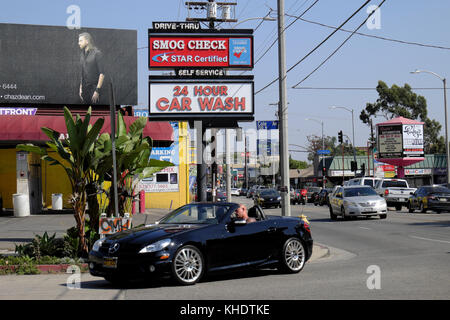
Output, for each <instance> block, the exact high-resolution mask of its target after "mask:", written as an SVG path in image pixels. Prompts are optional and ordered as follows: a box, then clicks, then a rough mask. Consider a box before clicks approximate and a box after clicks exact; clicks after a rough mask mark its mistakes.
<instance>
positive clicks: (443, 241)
mask: <svg viewBox="0 0 450 320" xmlns="http://www.w3.org/2000/svg"><path fill="white" fill-rule="evenodd" d="M409 237H410V238H414V239H419V240H427V241H434V242H442V243H450V241H445V240H436V239H429V238H421V237H415V236H409Z"/></svg>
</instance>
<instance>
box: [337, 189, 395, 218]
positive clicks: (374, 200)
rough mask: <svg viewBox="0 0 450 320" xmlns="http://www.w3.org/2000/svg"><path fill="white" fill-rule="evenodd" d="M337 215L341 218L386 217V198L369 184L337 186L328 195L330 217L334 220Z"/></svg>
mask: <svg viewBox="0 0 450 320" xmlns="http://www.w3.org/2000/svg"><path fill="white" fill-rule="evenodd" d="M337 216H341V217H342V218H343V219H347V218H350V217H357V216H380V219H386V216H387V204H386V200H384V198H381V197H380V196H379V195H378V194H377V193H376V192H375V190H374V189H373V188H372V187H369V186H345V187H339V188H338V190H336V192H335V193H334V194H333V195H332V196H331V197H330V218H331V219H332V220H336V219H337Z"/></svg>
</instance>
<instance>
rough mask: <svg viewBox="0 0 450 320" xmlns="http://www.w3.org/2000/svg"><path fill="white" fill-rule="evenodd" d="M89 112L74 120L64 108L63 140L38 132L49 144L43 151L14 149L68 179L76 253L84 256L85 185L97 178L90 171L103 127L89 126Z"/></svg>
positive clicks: (47, 130)
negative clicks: (58, 169) (31, 155)
mask: <svg viewBox="0 0 450 320" xmlns="http://www.w3.org/2000/svg"><path fill="white" fill-rule="evenodd" d="M90 119H91V108H90V107H89V109H88V111H87V113H86V116H85V118H84V120H83V119H81V117H80V115H77V116H76V120H74V117H73V116H72V113H71V112H70V111H69V109H68V108H67V107H64V120H65V122H66V127H67V136H68V137H67V138H66V139H65V140H64V141H61V140H59V137H60V133H59V132H57V131H55V130H53V129H50V128H46V127H44V128H41V130H42V131H43V132H44V133H45V134H46V135H47V137H48V138H49V139H50V141H48V142H46V145H47V148H45V147H39V146H34V145H29V144H26V145H24V144H21V145H18V146H17V149H19V150H22V151H28V152H34V153H37V154H39V155H41V159H43V160H46V161H49V162H50V165H59V166H61V167H62V168H63V169H64V170H65V172H66V174H67V177H68V178H69V181H70V184H71V187H72V194H71V197H70V203H71V205H72V208H73V210H74V216H75V221H76V225H77V230H78V236H79V238H80V248H79V250H80V253H81V254H82V255H87V253H88V246H87V242H86V238H85V220H86V201H87V194H86V186H87V185H88V183H89V181H92V180H95V179H96V177H97V175H96V174H95V172H94V171H93V170H92V168H93V162H94V161H95V159H94V158H95V154H94V146H95V142H96V141H97V138H98V136H99V133H100V130H101V128H102V126H103V123H104V119H102V118H99V119H98V120H97V121H96V122H95V123H94V125H91V124H90V123H89V122H90ZM48 150H50V151H52V152H55V153H56V154H57V155H58V156H59V158H60V159H59V158H57V157H54V156H53V155H50V154H49V153H48Z"/></svg>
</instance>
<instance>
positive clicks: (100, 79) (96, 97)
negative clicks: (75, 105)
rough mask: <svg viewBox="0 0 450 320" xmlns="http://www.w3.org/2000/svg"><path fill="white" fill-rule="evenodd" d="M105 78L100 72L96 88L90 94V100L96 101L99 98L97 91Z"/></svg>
mask: <svg viewBox="0 0 450 320" xmlns="http://www.w3.org/2000/svg"><path fill="white" fill-rule="evenodd" d="M104 80H105V75H104V74H103V73H101V74H100V76H99V77H98V82H97V88H96V89H95V91H94V94H93V95H92V102H94V103H96V102H98V100H99V93H98V90H99V89H101V87H102V86H103V81H104Z"/></svg>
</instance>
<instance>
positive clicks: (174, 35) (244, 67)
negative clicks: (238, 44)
mask: <svg viewBox="0 0 450 320" xmlns="http://www.w3.org/2000/svg"><path fill="white" fill-rule="evenodd" d="M152 36H153V37H154V38H156V37H158V38H162V37H164V38H184V37H186V38H198V39H201V38H224V39H232V38H237V39H239V38H250V42H251V43H250V47H251V53H250V57H251V64H250V65H239V66H230V65H228V66H151V55H150V39H151V38H152ZM229 58H230V56H229V52H228V63H230V59H229ZM254 63H255V57H254V39H253V35H252V34H233V35H230V34H223V33H204V34H192V33H191V34H189V33H170V34H167V33H151V32H150V30H149V34H148V69H149V70H173V69H201V68H223V69H233V70H251V69H253V68H254Z"/></svg>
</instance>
